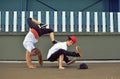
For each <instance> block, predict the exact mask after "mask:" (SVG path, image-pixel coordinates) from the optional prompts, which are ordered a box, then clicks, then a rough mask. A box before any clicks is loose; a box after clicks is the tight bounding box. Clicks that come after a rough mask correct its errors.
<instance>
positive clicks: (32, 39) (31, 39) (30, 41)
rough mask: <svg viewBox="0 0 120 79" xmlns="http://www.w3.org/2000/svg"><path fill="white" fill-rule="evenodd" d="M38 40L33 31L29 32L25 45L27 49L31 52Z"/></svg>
mask: <svg viewBox="0 0 120 79" xmlns="http://www.w3.org/2000/svg"><path fill="white" fill-rule="evenodd" d="M37 42H38V39H36V38H35V36H34V34H33V33H32V32H31V31H29V32H28V34H27V35H26V36H25V39H24V41H23V46H24V47H25V49H26V50H28V51H29V52H30V53H31V51H32V50H33V49H34V48H35V46H34V44H35V43H37Z"/></svg>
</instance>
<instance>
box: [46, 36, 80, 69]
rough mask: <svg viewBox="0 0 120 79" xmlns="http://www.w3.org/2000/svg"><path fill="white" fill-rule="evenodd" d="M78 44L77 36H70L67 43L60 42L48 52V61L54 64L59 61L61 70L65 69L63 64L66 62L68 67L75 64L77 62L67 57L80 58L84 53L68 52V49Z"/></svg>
mask: <svg viewBox="0 0 120 79" xmlns="http://www.w3.org/2000/svg"><path fill="white" fill-rule="evenodd" d="M76 42H77V39H76V37H75V36H69V37H68V39H67V40H66V41H65V42H58V43H56V44H54V45H53V46H52V47H51V48H50V49H49V51H48V55H47V60H48V61H51V62H54V61H56V60H58V66H59V69H65V68H64V67H63V65H62V62H63V61H65V62H66V63H67V65H70V64H72V63H74V62H75V60H69V58H68V57H67V56H73V57H80V56H82V53H81V52H79V51H77V52H71V51H67V48H68V47H70V46H72V45H73V44H75V43H76Z"/></svg>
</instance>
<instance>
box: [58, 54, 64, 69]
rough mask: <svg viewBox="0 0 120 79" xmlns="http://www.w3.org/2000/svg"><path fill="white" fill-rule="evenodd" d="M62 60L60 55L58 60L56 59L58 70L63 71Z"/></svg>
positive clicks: (62, 57)
mask: <svg viewBox="0 0 120 79" xmlns="http://www.w3.org/2000/svg"><path fill="white" fill-rule="evenodd" d="M63 59H64V55H63V54H62V55H60V56H59V59H58V65H59V69H65V68H64V67H63V66H62V62H63Z"/></svg>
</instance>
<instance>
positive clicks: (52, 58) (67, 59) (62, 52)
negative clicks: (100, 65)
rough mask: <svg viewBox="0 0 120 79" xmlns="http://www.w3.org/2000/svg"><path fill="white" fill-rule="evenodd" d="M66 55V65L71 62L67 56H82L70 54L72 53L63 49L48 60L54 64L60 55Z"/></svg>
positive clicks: (74, 53)
mask: <svg viewBox="0 0 120 79" xmlns="http://www.w3.org/2000/svg"><path fill="white" fill-rule="evenodd" d="M62 54H63V55H64V61H65V62H66V63H68V62H69V61H70V60H69V58H68V57H67V56H73V57H79V56H80V55H79V54H78V53H76V52H70V51H66V50H63V49H59V50H58V51H56V52H54V53H53V54H52V55H51V56H50V57H49V58H48V60H49V61H51V62H53V61H56V60H57V59H58V58H59V56H60V55H62Z"/></svg>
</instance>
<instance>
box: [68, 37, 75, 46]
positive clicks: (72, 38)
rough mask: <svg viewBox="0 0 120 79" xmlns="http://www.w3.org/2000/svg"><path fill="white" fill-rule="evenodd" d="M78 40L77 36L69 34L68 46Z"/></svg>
mask: <svg viewBox="0 0 120 79" xmlns="http://www.w3.org/2000/svg"><path fill="white" fill-rule="evenodd" d="M76 42H77V39H76V37H75V36H69V37H68V39H67V46H72V45H73V44H75V43H76Z"/></svg>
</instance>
